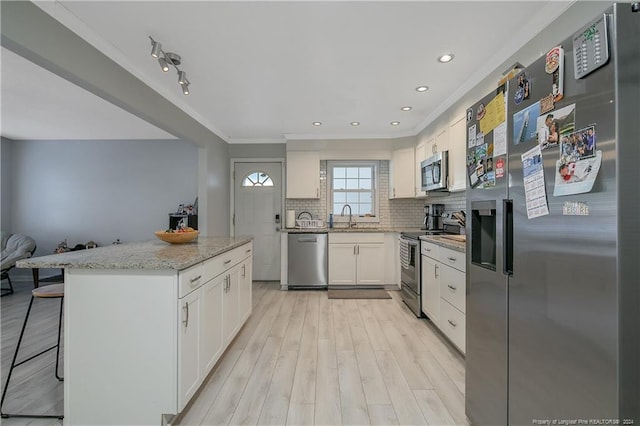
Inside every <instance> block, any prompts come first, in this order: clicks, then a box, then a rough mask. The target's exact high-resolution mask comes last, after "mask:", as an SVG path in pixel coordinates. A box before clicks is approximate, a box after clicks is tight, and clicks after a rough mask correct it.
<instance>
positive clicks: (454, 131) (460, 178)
mask: <svg viewBox="0 0 640 426" xmlns="http://www.w3.org/2000/svg"><path fill="white" fill-rule="evenodd" d="M466 130H467V127H466V120H465V116H464V115H463V116H462V117H458V118H457V119H456V120H454V121H453V122H452V123H451V126H450V127H449V190H451V191H458V190H463V189H466V188H467V174H466V161H467V159H466V152H467V135H466Z"/></svg>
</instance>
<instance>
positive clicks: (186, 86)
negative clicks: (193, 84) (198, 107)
mask: <svg viewBox="0 0 640 426" xmlns="http://www.w3.org/2000/svg"><path fill="white" fill-rule="evenodd" d="M182 93H183V94H185V95H188V94H189V85H188V84H183V85H182Z"/></svg>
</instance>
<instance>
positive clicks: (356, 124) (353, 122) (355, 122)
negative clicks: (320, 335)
mask: <svg viewBox="0 0 640 426" xmlns="http://www.w3.org/2000/svg"><path fill="white" fill-rule="evenodd" d="M351 125H352V126H359V125H360V122H359V121H352V122H351Z"/></svg>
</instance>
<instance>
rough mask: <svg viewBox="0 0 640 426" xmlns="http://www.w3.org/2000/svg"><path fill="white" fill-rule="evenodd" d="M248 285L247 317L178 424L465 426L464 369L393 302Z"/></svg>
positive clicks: (442, 342) (271, 285)
mask: <svg viewBox="0 0 640 426" xmlns="http://www.w3.org/2000/svg"><path fill="white" fill-rule="evenodd" d="M278 287H279V285H278V284H277V283H255V284H254V311H253V314H252V316H251V317H250V319H249V320H248V322H247V323H246V324H245V326H244V328H243V329H242V331H241V333H240V334H239V336H238V337H237V338H236V340H235V341H234V342H233V344H232V345H231V346H230V347H229V349H228V351H227V353H226V354H225V356H224V357H223V359H222V360H221V361H220V362H219V364H218V366H217V367H216V369H215V370H214V372H213V374H212V375H211V376H210V378H209V380H208V381H207V383H206V384H205V385H204V386H203V388H202V390H201V393H200V395H199V396H198V397H197V398H196V399H195V400H194V402H193V403H192V404H191V406H190V407H188V409H187V410H186V413H185V415H184V417H183V419H182V421H181V422H180V423H181V424H183V425H197V424H205V425H212V424H216V425H217V424H237V425H244V424H266V425H285V424H291V425H303V424H304V425H310V424H317V425H340V424H353V425H365V424H372V425H394V424H407V425H426V424H429V425H466V424H468V420H467V418H466V416H465V414H464V360H463V358H462V357H461V356H460V355H459V354H458V353H457V352H456V351H455V350H454V349H452V347H451V346H450V345H449V344H448V343H447V342H445V340H444V339H443V338H442V337H441V336H440V335H439V333H438V332H436V331H434V328H433V327H432V326H431V325H430V324H429V323H428V322H427V321H426V320H420V319H417V318H416V317H415V316H413V315H412V314H411V313H410V311H409V309H408V308H407V307H406V306H405V305H404V304H403V303H402V301H401V300H400V294H399V292H396V291H390V292H389V294H391V295H392V296H393V299H390V300H389V299H386V300H385V299H367V300H363V299H359V300H347V299H344V300H340V299H328V298H327V293H326V292H322V291H289V292H283V291H279V290H278Z"/></svg>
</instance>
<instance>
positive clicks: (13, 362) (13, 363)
mask: <svg viewBox="0 0 640 426" xmlns="http://www.w3.org/2000/svg"><path fill="white" fill-rule="evenodd" d="M33 299H34V296H31V300H30V301H29V307H28V308H27V315H26V316H25V318H24V323H23V324H22V330H20V337H18V344H17V345H16V351H15V352H14V354H13V359H12V360H11V367H10V368H9V374H7V381H6V382H5V385H4V389H3V390H2V399H1V400H0V417H1V418H3V419H6V418H9V417H34V418H57V419H63V418H64V416H63V415H58V414H8V413H5V412H4V411H2V407H3V405H4V399H5V397H6V396H7V389H8V388H9V381H10V380H11V374H12V373H13V370H14V369H15V368H16V367H18V366H20V365H22V364H24V363H25V362H27V361H31V360H32V359H34V358H36V357H38V356H40V355H42V354H44V353H45V352H49V351H50V350H51V349H53V348H55V347H56V346H57V348H58V351H57V354H56V355H59V353H60V332H61V328H62V323H61V322H60V323H59V324H58V344H57V345H56V346H51V347H50V348H47V349H45V350H43V351H41V352H39V353H37V354H35V355H33V356H30V357H29V358H27V359H25V360H23V361H20V362H18V363H16V359H18V352H19V351H20V344H21V343H22V338H23V337H24V332H25V330H26V328H27V322H28V321H29V314H30V313H31V307H32V306H33ZM61 299H63V298H61ZM59 321H62V301H61V302H60V318H59ZM58 363H59V357H57V358H56V377H57V378H58V380H62V378H60V377H59V376H58Z"/></svg>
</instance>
